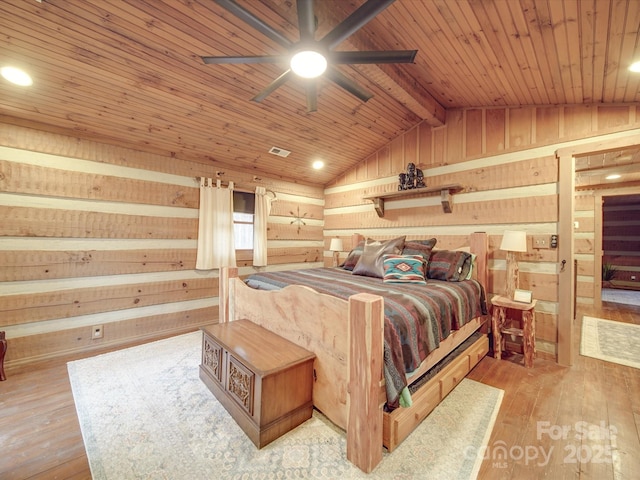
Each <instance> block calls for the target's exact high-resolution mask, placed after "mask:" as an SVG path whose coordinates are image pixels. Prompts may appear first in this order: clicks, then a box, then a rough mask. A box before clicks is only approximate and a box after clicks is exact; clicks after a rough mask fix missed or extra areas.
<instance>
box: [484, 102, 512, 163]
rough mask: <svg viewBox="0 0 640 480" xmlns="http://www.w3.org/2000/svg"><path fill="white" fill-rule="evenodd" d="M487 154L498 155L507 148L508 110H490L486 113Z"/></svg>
mask: <svg viewBox="0 0 640 480" xmlns="http://www.w3.org/2000/svg"><path fill="white" fill-rule="evenodd" d="M485 123H486V129H485V135H486V154H487V155H491V154H497V153H500V152H503V151H504V150H505V149H506V148H507V138H508V137H507V135H506V132H507V130H506V127H507V118H506V109H504V108H488V109H487V110H486V113H485Z"/></svg>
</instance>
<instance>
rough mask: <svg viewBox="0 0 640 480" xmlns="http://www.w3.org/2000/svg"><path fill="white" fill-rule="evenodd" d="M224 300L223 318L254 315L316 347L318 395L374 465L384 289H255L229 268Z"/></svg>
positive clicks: (362, 457) (224, 274)
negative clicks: (347, 293) (339, 294)
mask: <svg viewBox="0 0 640 480" xmlns="http://www.w3.org/2000/svg"><path fill="white" fill-rule="evenodd" d="M219 300H220V321H221V322H224V321H233V320H237V319H240V318H246V319H249V320H251V321H253V322H254V323H257V324H258V325H261V326H263V327H265V328H267V329H269V330H271V331H273V332H274V333H277V334H278V335H280V336H282V337H283V338H286V339H287V340H290V341H292V342H294V343H296V344H298V345H300V346H302V347H304V348H306V349H308V350H310V351H312V352H314V353H315V354H316V361H315V363H314V376H315V382H314V387H313V403H314V405H315V406H316V407H317V408H318V409H319V410H320V411H321V412H322V413H323V414H324V415H326V416H327V417H328V418H329V419H330V420H331V421H332V422H334V423H335V424H336V425H338V426H339V427H341V428H343V429H345V430H346V431H347V458H348V459H349V460H350V461H351V462H352V463H354V464H355V465H356V466H358V467H359V468H360V469H361V470H363V471H365V472H370V471H371V470H373V469H374V468H375V466H376V465H377V464H378V463H379V462H380V460H381V459H382V408H381V406H382V403H383V402H384V395H383V387H382V371H383V345H384V303H383V300H382V297H379V296H375V295H369V294H365V293H361V294H357V295H353V296H352V297H350V298H349V300H348V301H344V300H341V299H338V298H335V297H332V296H329V295H324V294H319V293H317V292H315V291H314V290H312V289H310V288H307V287H303V286H296V285H292V286H288V287H285V288H283V289H281V290H277V291H263V290H256V289H253V288H250V287H248V286H247V285H246V284H245V283H244V282H243V281H242V280H240V279H239V278H238V270H237V268H224V269H222V270H221V272H220V298H219ZM347 392H349V395H347Z"/></svg>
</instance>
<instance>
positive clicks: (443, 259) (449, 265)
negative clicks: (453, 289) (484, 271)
mask: <svg viewBox="0 0 640 480" xmlns="http://www.w3.org/2000/svg"><path fill="white" fill-rule="evenodd" d="M472 264H473V255H471V254H470V253H468V252H463V251H460V250H434V251H433V252H431V258H430V259H429V265H428V266H427V278H431V279H434V280H446V281H447V282H460V281H462V280H465V279H466V278H467V276H468V275H469V274H470V272H471V266H472Z"/></svg>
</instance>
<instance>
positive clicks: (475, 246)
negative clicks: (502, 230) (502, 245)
mask: <svg viewBox="0 0 640 480" xmlns="http://www.w3.org/2000/svg"><path fill="white" fill-rule="evenodd" d="M469 248H470V250H471V253H473V254H474V255H475V256H476V268H475V269H474V270H475V279H476V280H477V281H478V282H480V283H481V284H482V286H483V287H484V288H485V290H488V288H489V285H488V284H487V281H488V280H489V275H488V271H487V267H488V263H487V262H488V251H489V240H488V237H487V234H486V232H474V233H472V234H471V235H469Z"/></svg>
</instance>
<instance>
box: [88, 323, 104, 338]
mask: <svg viewBox="0 0 640 480" xmlns="http://www.w3.org/2000/svg"><path fill="white" fill-rule="evenodd" d="M102 333H103V332H102V325H94V326H93V327H91V338H92V339H94V340H96V339H97V338H102Z"/></svg>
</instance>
